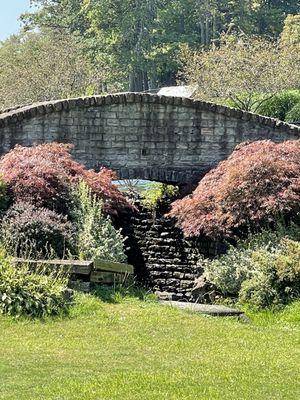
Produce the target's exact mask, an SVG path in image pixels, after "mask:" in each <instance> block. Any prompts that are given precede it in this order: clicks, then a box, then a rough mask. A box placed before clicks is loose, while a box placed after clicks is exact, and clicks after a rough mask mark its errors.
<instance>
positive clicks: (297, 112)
mask: <svg viewBox="0 0 300 400" xmlns="http://www.w3.org/2000/svg"><path fill="white" fill-rule="evenodd" d="M285 121H286V122H290V123H293V122H299V121H300V100H299V103H297V104H296V105H295V106H294V107H293V108H292V109H291V110H290V111H289V112H288V113H287V114H286V116H285Z"/></svg>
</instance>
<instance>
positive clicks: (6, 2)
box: [0, 0, 30, 40]
mask: <svg viewBox="0 0 300 400" xmlns="http://www.w3.org/2000/svg"><path fill="white" fill-rule="evenodd" d="M29 5H30V0H0V40H4V39H6V38H7V37H8V36H10V35H11V34H13V33H16V32H18V30H19V28H20V21H18V17H19V16H20V14H22V13H23V12H24V11H27V10H28V9H29Z"/></svg>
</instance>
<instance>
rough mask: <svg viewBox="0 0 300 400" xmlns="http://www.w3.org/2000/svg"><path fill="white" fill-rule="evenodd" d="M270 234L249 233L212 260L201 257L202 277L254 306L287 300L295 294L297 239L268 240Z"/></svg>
mask: <svg viewBox="0 0 300 400" xmlns="http://www.w3.org/2000/svg"><path fill="white" fill-rule="evenodd" d="M270 235H271V237H272V236H274V233H273V232H271V233H270ZM270 235H269V234H268V232H265V234H264V235H262V234H259V235H258V237H257V235H253V236H252V237H251V238H250V240H248V241H247V242H240V243H239V244H238V246H237V247H236V248H235V247H232V246H231V247H230V248H229V251H228V253H227V254H225V255H223V256H221V257H219V258H217V259H215V260H201V266H202V267H203V268H204V278H205V279H206V280H207V281H209V282H210V283H212V284H214V285H215V286H216V287H217V288H218V290H220V291H221V293H222V294H223V295H233V296H236V297H238V298H239V300H240V302H242V303H249V304H251V305H252V306H254V307H256V308H265V307H271V306H275V305H281V304H287V303H289V302H290V301H292V300H294V299H296V298H298V297H299V296H300V243H299V242H297V241H294V240H291V239H288V238H286V237H285V238H281V239H280V235H278V236H277V237H275V241H274V242H273V241H271V242H270V241H269V239H270ZM264 239H265V241H264Z"/></svg>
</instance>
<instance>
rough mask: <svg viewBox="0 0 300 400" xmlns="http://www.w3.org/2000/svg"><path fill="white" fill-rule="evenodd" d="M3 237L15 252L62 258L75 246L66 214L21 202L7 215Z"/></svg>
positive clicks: (2, 231) (8, 247)
mask: <svg viewBox="0 0 300 400" xmlns="http://www.w3.org/2000/svg"><path fill="white" fill-rule="evenodd" d="M1 241H2V243H3V245H4V246H5V248H6V249H7V251H8V253H9V254H10V255H13V256H17V257H31V258H41V257H49V256H52V257H59V258H62V257H63V256H64V255H65V253H66V251H67V250H69V251H71V250H72V248H73V242H74V233H73V228H72V225H71V224H70V222H68V221H67V220H66V218H65V217H63V216H61V215H59V214H57V213H56V212H54V211H51V210H48V209H46V208H42V207H36V206H34V205H33V204H30V203H25V202H19V203H16V204H14V205H13V206H12V207H10V208H9V209H8V211H7V212H6V214H5V216H4V218H3V221H2V226H1Z"/></svg>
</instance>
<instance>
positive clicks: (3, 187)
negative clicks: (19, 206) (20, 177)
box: [0, 177, 9, 210]
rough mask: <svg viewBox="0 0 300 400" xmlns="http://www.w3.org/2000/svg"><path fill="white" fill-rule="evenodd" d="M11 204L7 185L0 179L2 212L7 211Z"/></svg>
mask: <svg viewBox="0 0 300 400" xmlns="http://www.w3.org/2000/svg"><path fill="white" fill-rule="evenodd" d="M8 203H9V197H8V194H7V185H6V183H5V182H4V180H3V179H2V178H1V177H0V210H5V209H6V208H7V206H8Z"/></svg>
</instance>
